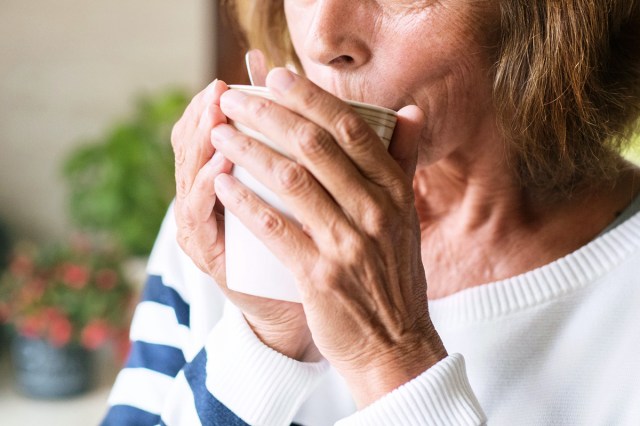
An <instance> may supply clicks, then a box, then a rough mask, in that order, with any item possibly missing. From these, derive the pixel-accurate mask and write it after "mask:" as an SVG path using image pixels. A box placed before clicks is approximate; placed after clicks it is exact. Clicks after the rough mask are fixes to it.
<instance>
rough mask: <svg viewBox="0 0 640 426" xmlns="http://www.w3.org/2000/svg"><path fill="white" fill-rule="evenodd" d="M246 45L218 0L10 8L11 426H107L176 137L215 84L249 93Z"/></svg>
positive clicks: (7, 368)
mask: <svg viewBox="0 0 640 426" xmlns="http://www.w3.org/2000/svg"><path fill="white" fill-rule="evenodd" d="M239 43H240V42H239V37H238V32H237V31H236V30H235V29H234V28H233V26H231V25H230V24H229V19H228V14H227V13H225V11H224V8H223V6H221V5H220V4H219V2H218V1H215V0H192V1H188V2H184V1H177V0H137V1H133V2H132V1H125V0H111V1H89V2H87V1H80V0H60V1H58V2H53V3H51V2H40V1H35V0H3V1H2V2H1V3H0V100H1V101H0V176H1V178H2V183H1V184H0V273H2V270H4V273H3V275H2V280H1V281H0V320H2V321H0V323H1V322H4V323H5V325H4V326H2V325H0V412H1V413H2V420H1V421H0V423H1V424H3V425H31V424H34V425H35V424H50V425H76V424H77V425H80V424H82V425H84V424H97V423H98V421H99V420H100V418H101V416H102V415H103V413H104V411H105V407H106V405H105V404H106V398H107V395H108V390H109V386H110V385H111V384H112V382H113V380H114V377H115V372H116V371H117V369H118V368H119V366H120V365H121V362H122V358H123V356H124V353H126V350H127V342H126V338H124V337H123V336H125V335H126V324H127V323H128V321H129V320H130V311H131V306H132V305H133V304H134V303H135V300H136V298H137V295H138V292H139V289H140V287H141V285H142V280H143V279H144V278H143V276H144V272H143V268H144V263H145V259H146V256H148V252H149V249H150V247H151V245H152V244H153V239H154V237H155V234H156V233H157V231H158V227H159V224H160V221H161V220H162V217H163V216H164V212H165V211H166V209H167V207H168V204H169V202H170V200H171V199H172V198H173V195H174V194H173V192H174V188H173V164H172V163H173V159H172V155H171V147H170V143H169V134H170V130H171V126H172V125H173V123H174V122H175V121H176V120H177V118H178V117H179V116H180V114H181V112H182V110H183V109H184V107H185V106H186V104H187V102H188V100H189V99H191V97H192V96H193V95H194V94H195V93H197V92H198V91H200V90H201V89H202V88H203V87H205V86H206V85H207V84H208V82H210V81H211V80H212V79H213V78H215V77H218V78H223V79H225V81H227V82H229V83H245V82H246V76H245V73H244V67H243V62H242V57H243V53H244V49H243V48H242V47H241V46H240V44H239ZM10 249H12V254H11V255H10V254H9V253H10ZM38 345H39V346H38ZM69 348H71V349H69ZM68 349H69V350H68ZM88 357H89V358H90V360H88ZM69 373H70V374H69ZM45 376H46V377H49V379H46V380H45V379H43V377H45ZM63 376H64V377H63Z"/></svg>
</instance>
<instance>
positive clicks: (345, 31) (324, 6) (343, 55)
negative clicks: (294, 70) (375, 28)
mask: <svg viewBox="0 0 640 426" xmlns="http://www.w3.org/2000/svg"><path fill="white" fill-rule="evenodd" d="M364 3H368V2H361V1H353V0H318V1H316V2H315V11H314V15H313V19H312V21H311V27H310V28H309V31H308V33H307V37H306V40H305V44H304V50H305V54H306V55H307V56H308V57H309V59H310V60H312V61H313V62H315V63H317V64H320V65H326V66H330V67H333V68H340V69H355V68H358V67H360V66H362V65H364V64H365V63H367V62H368V61H369V59H370V57H371V50H370V49H369V46H368V44H367V41H366V37H365V35H366V34H367V31H366V27H367V25H368V24H367V22H368V21H369V19H368V16H367V15H368V14H369V13H371V11H370V10H367V9H365V8H363V7H362V5H363V4H364Z"/></svg>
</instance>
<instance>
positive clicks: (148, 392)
mask: <svg viewBox="0 0 640 426" xmlns="http://www.w3.org/2000/svg"><path fill="white" fill-rule="evenodd" d="M188 334H189V305H188V304H187V303H186V302H185V301H184V299H183V298H182V297H181V296H180V295H179V294H178V293H177V292H176V291H175V290H174V289H173V288H171V287H169V286H167V285H166V284H165V283H163V281H162V278H161V277H159V276H154V275H150V276H149V278H148V279H147V283H146V285H145V289H144V292H143V295H142V298H141V301H140V303H139V304H138V306H137V308H136V311H135V314H134V317H133V321H132V323H131V351H130V353H129V358H128V360H127V363H126V364H125V366H124V368H123V369H122V371H120V373H119V374H118V377H117V378H116V382H115V384H114V386H113V389H112V391H111V395H110V397H109V405H110V409H109V411H108V413H107V416H106V417H105V419H104V420H103V422H102V424H103V425H109V426H110V425H155V424H158V422H159V421H160V413H161V411H162V408H163V406H164V403H165V396H166V395H167V394H168V393H169V391H170V389H171V388H172V386H173V384H174V379H175V377H176V376H177V375H178V373H179V372H180V371H181V370H182V369H183V368H184V367H185V365H186V359H185V357H184V353H183V347H184V345H185V343H186V342H187V339H188Z"/></svg>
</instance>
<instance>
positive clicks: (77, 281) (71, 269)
mask: <svg viewBox="0 0 640 426" xmlns="http://www.w3.org/2000/svg"><path fill="white" fill-rule="evenodd" d="M62 279H63V280H64V282H65V283H66V284H67V285H68V286H69V287H71V288H75V289H76V290H80V289H83V288H84V287H85V286H86V285H87V283H88V282H89V270H88V269H87V268H85V267H84V266H81V265H74V264H72V263H67V264H66V265H65V266H64V268H63V272H62Z"/></svg>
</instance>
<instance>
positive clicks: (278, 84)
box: [267, 68, 296, 92]
mask: <svg viewBox="0 0 640 426" xmlns="http://www.w3.org/2000/svg"><path fill="white" fill-rule="evenodd" d="M295 81H296V78H295V76H294V75H293V73H292V72H291V71H289V70H287V69H286V68H275V69H274V70H272V71H271V72H270V73H269V75H268V76H267V86H269V87H270V88H272V89H276V90H277V91H279V92H285V91H287V90H289V87H291V85H292V84H293V83H294V82H295Z"/></svg>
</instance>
